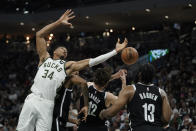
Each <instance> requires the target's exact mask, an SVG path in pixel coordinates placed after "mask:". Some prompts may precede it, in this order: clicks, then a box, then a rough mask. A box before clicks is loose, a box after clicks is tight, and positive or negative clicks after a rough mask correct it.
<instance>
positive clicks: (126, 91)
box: [99, 86, 134, 119]
mask: <svg viewBox="0 0 196 131" xmlns="http://www.w3.org/2000/svg"><path fill="white" fill-rule="evenodd" d="M133 95H134V89H133V87H132V86H127V87H126V88H123V89H122V90H121V91H120V94H119V96H118V99H117V100H116V102H115V103H114V104H113V105H112V106H111V107H110V108H108V109H106V110H102V111H101V112H100V114H99V117H100V118H101V119H104V118H106V119H109V118H111V117H113V116H115V115H116V114H117V113H118V112H119V111H120V110H121V109H122V108H123V107H124V106H125V105H126V104H127V103H128V102H129V101H131V99H132V97H133Z"/></svg>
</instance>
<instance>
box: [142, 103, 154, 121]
mask: <svg viewBox="0 0 196 131" xmlns="http://www.w3.org/2000/svg"><path fill="white" fill-rule="evenodd" d="M142 107H143V108H144V119H145V121H148V122H154V112H155V105H154V104H147V103H145V104H144V105H143V106H142Z"/></svg>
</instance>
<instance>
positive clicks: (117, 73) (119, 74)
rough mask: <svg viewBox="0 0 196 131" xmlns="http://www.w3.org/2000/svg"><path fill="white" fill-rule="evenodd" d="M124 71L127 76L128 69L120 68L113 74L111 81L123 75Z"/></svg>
mask: <svg viewBox="0 0 196 131" xmlns="http://www.w3.org/2000/svg"><path fill="white" fill-rule="evenodd" d="M122 73H124V74H125V76H126V75H127V70H126V69H120V70H119V71H118V72H116V73H114V74H113V75H111V78H110V81H113V80H115V79H119V78H120V76H121V75H122Z"/></svg>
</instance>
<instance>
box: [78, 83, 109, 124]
mask: <svg viewBox="0 0 196 131" xmlns="http://www.w3.org/2000/svg"><path fill="white" fill-rule="evenodd" d="M88 92H89V109H88V116H87V120H86V122H81V124H80V126H88V127H89V126H105V121H104V120H101V119H100V118H99V113H100V112H101V111H102V110H103V109H105V108H106V106H105V98H106V92H104V91H103V92H101V91H98V90H97V89H96V88H95V87H94V86H93V85H91V86H89V87H88ZM83 106H84V102H83V97H81V102H80V108H82V107H83ZM79 117H80V118H81V117H82V116H79Z"/></svg>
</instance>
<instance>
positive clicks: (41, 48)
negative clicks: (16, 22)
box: [36, 10, 75, 65]
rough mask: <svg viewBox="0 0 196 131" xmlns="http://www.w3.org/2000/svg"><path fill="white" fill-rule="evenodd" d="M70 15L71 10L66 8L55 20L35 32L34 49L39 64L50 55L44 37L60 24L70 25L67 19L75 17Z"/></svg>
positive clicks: (71, 13)
mask: <svg viewBox="0 0 196 131" xmlns="http://www.w3.org/2000/svg"><path fill="white" fill-rule="evenodd" d="M72 15H73V12H72V11H71V10H67V11H66V12H65V13H64V14H63V15H62V16H61V17H60V18H59V19H58V20H57V21H55V22H54V23H51V24H49V25H47V26H45V27H44V28H42V29H41V30H40V31H38V32H36V49H37V53H38V55H39V58H40V61H39V65H40V64H42V63H43V61H44V60H45V59H46V58H48V57H50V55H49V53H48V51H47V47H46V39H45V38H46V37H47V35H48V34H49V33H51V31H53V30H54V29H55V28H56V27H58V26H59V25H61V24H64V25H66V26H71V23H69V22H68V20H71V19H73V18H74V17H75V16H72Z"/></svg>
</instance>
